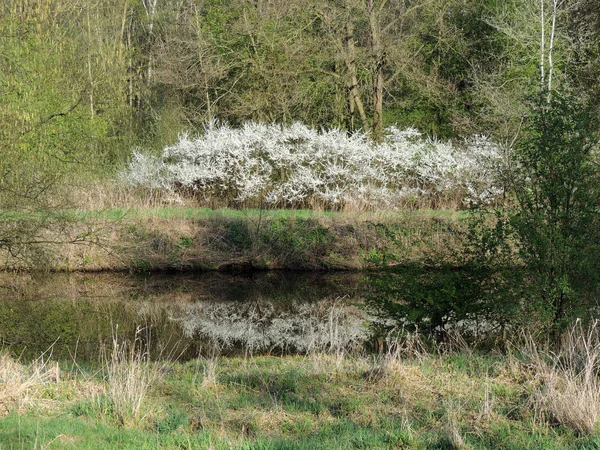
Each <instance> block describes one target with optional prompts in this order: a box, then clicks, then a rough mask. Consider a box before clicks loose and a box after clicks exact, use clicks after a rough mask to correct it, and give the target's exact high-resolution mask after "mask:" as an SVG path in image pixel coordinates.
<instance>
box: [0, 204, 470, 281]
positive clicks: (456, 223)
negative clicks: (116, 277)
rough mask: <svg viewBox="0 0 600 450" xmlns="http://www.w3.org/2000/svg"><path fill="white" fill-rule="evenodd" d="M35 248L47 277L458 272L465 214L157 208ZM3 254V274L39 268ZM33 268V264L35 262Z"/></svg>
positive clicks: (82, 226) (107, 216)
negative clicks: (413, 269) (409, 269)
mask: <svg viewBox="0 0 600 450" xmlns="http://www.w3.org/2000/svg"><path fill="white" fill-rule="evenodd" d="M70 214H71V215H72V217H71V219H72V220H70V221H69V222H67V225H65V226H61V227H60V228H59V229H56V230H55V231H51V230H46V231H44V233H45V234H44V236H42V239H41V240H42V241H44V243H42V244H39V245H38V246H37V250H38V253H37V254H38V255H40V257H39V258H40V260H39V261H43V263H42V264H38V267H41V268H43V269H45V270H52V271H67V272H69V271H81V272H86V271H89V272H93V271H203V270H221V271H227V272H249V271H254V270H276V269H286V270H362V269H368V268H381V267H386V266H391V265H431V266H440V265H443V264H456V265H460V264H461V261H462V256H463V248H464V246H463V244H464V238H465V232H466V224H465V222H466V220H465V217H466V215H465V214H464V213H460V212H456V211H449V210H441V211H440V210H438V211H436V210H423V211H416V212H412V211H405V212H388V211H384V212H350V213H344V212H322V211H309V210H258V209H251V210H229V209H217V210H212V209H209V208H185V207H158V208H140V209H129V210H123V209H106V210H102V211H99V212H91V211H74V212H72V213H70ZM7 256H10V255H3V259H2V260H0V266H2V267H4V268H5V269H9V270H19V269H26V268H28V267H29V266H30V265H31V263H32V262H33V263H34V267H35V263H36V261H32V260H31V259H30V260H23V259H18V258H17V259H14V258H9V257H7ZM39 261H38V262H39Z"/></svg>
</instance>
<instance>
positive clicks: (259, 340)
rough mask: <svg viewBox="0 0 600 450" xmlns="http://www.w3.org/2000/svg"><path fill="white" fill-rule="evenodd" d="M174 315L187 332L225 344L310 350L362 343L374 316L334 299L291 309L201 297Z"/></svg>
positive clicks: (175, 308) (177, 308)
mask: <svg viewBox="0 0 600 450" xmlns="http://www.w3.org/2000/svg"><path fill="white" fill-rule="evenodd" d="M170 319H171V320H173V321H176V322H178V323H179V324H180V325H181V327H182V329H183V331H184V333H185V335H186V336H188V337H194V336H196V337H202V338H207V339H210V340H211V341H212V342H215V343H218V344H219V345H220V346H223V347H230V346H233V345H235V346H243V347H244V348H249V349H252V350H267V349H272V348H278V349H281V350H292V351H299V352H306V351H309V350H313V349H323V350H330V349H339V348H356V347H358V346H360V345H362V344H363V343H364V342H365V340H366V339H367V335H368V330H367V329H366V327H365V322H366V321H367V320H368V319H369V317H368V315H367V314H366V313H365V312H364V311H363V310H361V309H358V308H354V307H345V306H340V305H339V304H338V303H337V302H331V301H325V302H319V303H297V302H293V303H291V304H289V305H286V306H285V309H279V308H276V307H275V306H274V305H273V304H272V303H269V302H266V301H253V302H248V303H239V302H210V301H199V302H195V303H179V304H177V305H173V306H172V309H171V310H170Z"/></svg>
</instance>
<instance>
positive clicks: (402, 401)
mask: <svg viewBox="0 0 600 450" xmlns="http://www.w3.org/2000/svg"><path fill="white" fill-rule="evenodd" d="M508 358H512V357H509V356H502V355H499V354H492V355H490V354H479V353H476V352H472V351H470V352H461V351H454V352H450V353H447V354H431V355H425V356H423V355H421V356H420V357H419V359H400V358H395V359H389V358H388V359H387V360H386V361H387V362H381V364H383V366H381V368H382V370H380V371H378V372H377V374H378V375H377V376H374V375H373V373H372V372H371V370H372V368H373V365H372V364H373V361H372V359H371V360H369V359H367V358H361V357H348V356H346V357H341V358H340V357H338V356H336V355H327V354H316V355H309V356H304V357H301V356H296V357H294V356H289V357H266V356H259V357H250V358H226V357H219V358H216V359H215V360H211V361H208V360H197V361H190V362H186V363H174V362H172V363H160V364H161V373H162V374H163V375H162V376H161V377H160V378H159V379H158V380H157V381H156V382H155V383H153V385H152V386H151V387H150V389H149V391H148V395H147V400H145V401H147V402H149V407H148V408H147V410H148V411H152V414H151V415H149V416H147V417H145V418H144V420H141V421H139V422H135V423H134V422H132V423H129V424H123V423H121V424H120V423H119V422H118V421H115V420H114V412H112V411H111V410H110V409H111V407H112V406H111V402H110V401H108V400H107V399H106V398H105V397H104V396H103V395H102V394H97V393H96V394H94V395H91V396H90V395H89V394H85V392H97V391H98V389H96V388H94V389H91V390H90V389H87V390H84V391H83V394H82V393H81V391H79V392H80V393H79V394H77V395H76V397H75V398H73V397H72V396H69V397H61V396H58V397H56V396H55V397H54V403H52V405H51V406H50V407H49V409H48V407H46V408H45V409H44V408H37V407H30V408H25V409H24V410H22V412H21V414H20V415H18V414H17V413H16V412H15V411H16V410H12V412H11V413H10V414H8V415H7V416H4V417H1V418H0V430H1V431H0V448H2V449H10V448H15V449H17V448H19V449H20V448H49V449H52V448H83V449H86V448H94V449H96V448H99V449H103V448H107V449H108V448H122V449H145V448H217V449H218V448H248V449H288V448H289V449H292V448H293V449H332V448H335V449H357V448H359V449H360V448H364V449H388V448H401V449H402V448H404V449H455V448H465V449H482V450H483V449H489V448H502V449H550V450H558V449H595V448H598V444H599V443H600V440H599V438H600V436H599V435H598V434H596V433H588V434H582V433H579V432H577V431H576V430H571V429H569V428H567V427H565V426H562V425H558V424H557V423H555V422H553V421H552V420H546V419H544V416H543V415H539V414H537V415H536V414H533V413H531V411H530V410H531V409H532V407H533V406H532V403H531V401H530V400H529V399H530V395H532V393H531V392H529V391H528V390H527V389H526V388H524V387H523V386H522V379H520V378H517V377H515V376H513V375H511V374H512V373H513V372H514V370H515V369H514V367H515V366H514V365H515V364H518V362H516V361H515V360H514V359H513V360H511V361H509V359H508ZM211 364H213V365H215V366H216V370H215V373H216V375H215V376H214V379H211V380H210V383H205V376H206V373H207V372H206V370H207V369H208V368H209V366H210V365H211ZM490 368H493V370H490ZM523 368H524V369H523V370H524V371H523V374H522V376H528V377H531V379H532V380H533V379H535V377H536V376H538V375H536V374H535V373H529V372H527V370H530V369H527V368H526V367H525V366H523ZM511 371H512V372H511ZM71 381H72V382H73V383H79V382H81V381H84V382H85V383H87V385H90V383H91V384H92V385H94V386H95V385H102V383H104V382H105V381H104V380H103V379H102V378H101V377H97V376H92V372H90V373H89V374H88V373H87V372H86V371H85V370H84V369H80V370H79V371H72V372H65V374H64V380H62V381H61V382H60V383H66V384H67V385H69V386H70V384H69V383H70V382H71ZM76 386H78V384H74V385H73V387H72V388H70V389H71V391H73V392H75V391H77V388H76ZM62 389H63V390H65V389H66V387H65V386H64V385H63V387H62ZM49 390H52V385H46V386H45V387H44V390H42V391H39V392H42V394H39V395H43V392H44V391H49ZM35 392H38V391H35ZM35 392H33V391H32V393H31V394H30V395H38V394H35Z"/></svg>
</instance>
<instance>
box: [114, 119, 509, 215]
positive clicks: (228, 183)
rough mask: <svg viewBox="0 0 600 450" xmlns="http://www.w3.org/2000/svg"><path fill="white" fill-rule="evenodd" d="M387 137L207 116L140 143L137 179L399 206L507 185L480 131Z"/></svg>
mask: <svg viewBox="0 0 600 450" xmlns="http://www.w3.org/2000/svg"><path fill="white" fill-rule="evenodd" d="M386 131H387V133H386V138H385V140H384V141H383V142H382V143H374V142H372V141H371V140H369V138H368V136H367V135H366V134H362V133H354V134H348V133H346V132H344V131H342V130H339V129H333V130H328V131H325V130H323V131H320V132H319V131H316V130H314V129H311V128H308V127H306V126H305V125H302V124H300V123H295V124H293V125H290V126H281V125H272V124H271V125H267V124H258V123H247V124H246V125H244V126H243V127H242V128H239V129H234V128H231V127H229V126H228V125H220V126H216V125H215V124H214V122H213V123H211V124H209V126H208V127H207V130H206V132H205V133H204V134H203V135H201V136H197V137H191V136H190V135H188V134H183V135H182V136H181V137H180V139H179V142H177V143H176V144H175V145H173V146H170V147H167V148H165V149H164V150H163V153H162V155H161V156H160V157H158V158H155V157H151V156H148V155H144V154H142V153H140V152H139V151H138V150H136V151H134V153H133V157H132V160H131V162H130V164H129V167H128V168H127V169H126V170H125V171H124V172H123V174H122V178H123V179H124V180H125V181H126V182H127V183H128V184H129V185H131V186H137V187H146V188H153V189H155V188H157V187H160V188H164V189H169V190H177V189H186V190H189V191H192V192H194V193H195V195H196V196H197V197H199V198H201V199H203V200H207V201H208V200H211V199H221V200H223V201H225V202H226V203H227V204H234V205H235V204H238V205H242V204H243V205H252V204H260V205H263V204H266V205H269V206H273V207H275V206H280V207H281V206H305V205H315V204H320V205H322V206H325V207H330V208H331V207H333V208H335V207H341V206H344V205H349V204H350V205H361V206H368V207H375V206H378V207H394V206H397V205H399V204H402V203H406V202H407V201H415V200H419V199H426V200H427V201H429V202H438V201H444V200H446V201H447V200H448V199H454V200H455V201H459V202H467V201H472V200H476V201H487V200H490V199H493V198H494V197H495V196H497V195H498V194H500V193H501V192H502V184H501V183H500V178H501V177H500V174H501V171H502V167H503V166H504V159H503V156H502V151H501V149H500V148H499V146H497V145H495V144H493V143H492V142H491V141H489V140H488V139H487V138H486V137H484V136H474V137H473V138H471V139H470V140H468V141H466V142H465V143H464V145H462V146H454V145H452V144H450V143H448V142H441V141H436V140H433V139H427V138H424V137H423V136H422V135H421V134H420V133H419V132H417V131H416V130H414V129H407V130H403V131H401V130H399V129H397V128H395V127H391V128H388V129H387V130H386Z"/></svg>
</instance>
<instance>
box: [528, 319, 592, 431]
mask: <svg viewBox="0 0 600 450" xmlns="http://www.w3.org/2000/svg"><path fill="white" fill-rule="evenodd" d="M599 325H600V324H599V322H597V321H596V322H594V323H593V324H592V325H591V326H590V327H588V328H584V327H583V326H582V324H581V323H577V324H576V325H575V326H574V327H573V328H572V329H571V330H570V331H569V332H568V333H567V334H566V336H565V338H564V340H563V343H562V346H561V348H560V350H559V351H558V352H555V353H554V352H548V351H541V350H538V349H537V348H535V347H534V346H532V345H530V346H529V349H528V351H529V353H530V355H531V356H532V358H531V359H532V361H533V363H534V365H535V369H536V372H537V374H536V375H537V377H538V380H539V382H540V387H539V388H538V389H537V390H536V391H535V392H534V394H533V396H532V402H533V404H534V405H535V407H536V408H538V410H539V411H540V413H541V415H546V416H549V418H550V419H551V420H554V421H556V422H558V423H560V424H561V425H564V426H566V427H569V428H571V429H573V430H575V431H576V432H578V433H582V434H587V433H593V432H594V431H595V430H597V427H598V423H599V422H600V378H599V375H600V329H599V328H600V327H599Z"/></svg>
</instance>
